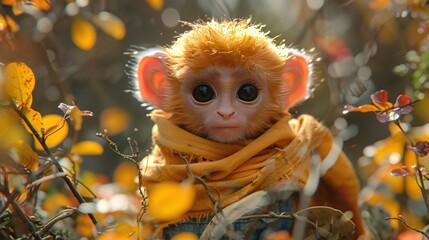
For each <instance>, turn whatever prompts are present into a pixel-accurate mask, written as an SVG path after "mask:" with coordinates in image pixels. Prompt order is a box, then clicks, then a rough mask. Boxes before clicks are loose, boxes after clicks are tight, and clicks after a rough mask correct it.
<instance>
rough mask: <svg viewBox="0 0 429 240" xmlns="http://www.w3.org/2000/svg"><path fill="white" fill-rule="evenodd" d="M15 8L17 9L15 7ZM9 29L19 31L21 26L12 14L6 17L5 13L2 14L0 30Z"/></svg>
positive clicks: (0, 16)
mask: <svg viewBox="0 0 429 240" xmlns="http://www.w3.org/2000/svg"><path fill="white" fill-rule="evenodd" d="M13 9H15V7H14V8H13ZM7 29H9V30H10V31H12V32H17V31H18V29H19V26H18V24H17V23H16V22H15V20H13V18H11V17H10V16H6V18H5V17H4V16H3V15H0V31H5V30H7Z"/></svg>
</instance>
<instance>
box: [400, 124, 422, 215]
mask: <svg viewBox="0 0 429 240" xmlns="http://www.w3.org/2000/svg"><path fill="white" fill-rule="evenodd" d="M393 122H394V123H395V124H396V126H398V127H399V129H400V130H401V132H402V133H403V134H404V135H405V137H406V138H407V140H408V142H409V143H410V145H411V146H412V147H415V144H414V142H413V140H412V139H411V137H410V136H409V135H408V134H407V133H406V132H405V130H404V129H403V128H402V126H401V123H400V122H399V120H395V121H393ZM415 155H416V164H417V166H418V167H417V176H418V178H419V181H420V183H421V186H420V185H419V187H420V191H421V192H422V195H423V200H424V202H425V205H426V211H428V212H429V198H428V193H427V191H426V189H425V183H424V180H423V174H422V172H421V171H420V160H419V157H418V156H417V154H415Z"/></svg>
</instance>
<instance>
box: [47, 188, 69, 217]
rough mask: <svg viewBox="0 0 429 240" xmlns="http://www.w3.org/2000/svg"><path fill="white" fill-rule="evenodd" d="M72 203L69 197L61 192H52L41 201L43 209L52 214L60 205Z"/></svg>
mask: <svg viewBox="0 0 429 240" xmlns="http://www.w3.org/2000/svg"><path fill="white" fill-rule="evenodd" d="M72 205H73V203H72V202H71V201H70V199H69V198H68V197H67V196H66V195H65V194H63V193H54V194H52V195H49V196H48V197H47V198H46V200H45V201H44V202H43V205H42V206H43V209H44V210H45V211H46V212H48V213H50V214H54V213H55V212H56V211H57V210H58V209H59V208H61V207H65V206H68V207H71V206H72Z"/></svg>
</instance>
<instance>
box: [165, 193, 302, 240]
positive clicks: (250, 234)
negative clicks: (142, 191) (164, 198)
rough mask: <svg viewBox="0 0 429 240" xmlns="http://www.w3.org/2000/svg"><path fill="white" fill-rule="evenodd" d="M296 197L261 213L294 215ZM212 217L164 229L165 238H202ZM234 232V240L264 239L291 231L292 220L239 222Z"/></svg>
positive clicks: (278, 203)
mask: <svg viewBox="0 0 429 240" xmlns="http://www.w3.org/2000/svg"><path fill="white" fill-rule="evenodd" d="M295 198H296V196H295V195H292V196H291V197H290V198H288V199H287V200H284V201H281V202H274V203H272V204H271V205H270V208H269V210H268V211H264V212H261V213H269V212H270V211H271V212H274V213H283V212H284V213H293V212H295V210H296V209H295ZM210 219H211V217H206V218H202V219H199V220H197V219H191V220H189V221H186V222H181V223H178V224H172V225H169V226H167V227H166V228H164V230H163V238H164V239H166V240H168V239H171V238H172V237H174V236H175V235H176V234H178V233H181V232H192V233H195V234H196V235H197V236H200V235H201V234H202V233H203V231H204V229H205V228H206V227H207V224H208V223H209V222H210ZM232 227H233V230H234V233H233V234H234V236H233V238H232V239H246V240H247V239H251V240H257V239H264V236H265V235H266V234H268V233H270V232H273V231H279V230H291V228H292V220H290V219H278V218H262V219H248V220H238V221H236V222H234V223H233V224H232ZM221 239H222V240H223V239H230V238H228V237H227V236H223V237H222V238H221Z"/></svg>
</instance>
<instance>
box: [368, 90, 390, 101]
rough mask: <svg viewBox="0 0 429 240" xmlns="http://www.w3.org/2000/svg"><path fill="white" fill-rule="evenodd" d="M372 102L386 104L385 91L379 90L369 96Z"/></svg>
mask: <svg viewBox="0 0 429 240" xmlns="http://www.w3.org/2000/svg"><path fill="white" fill-rule="evenodd" d="M371 99H372V101H375V102H377V103H381V104H383V103H386V102H387V91H386V90H380V91H377V92H375V93H373V94H371Z"/></svg>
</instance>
